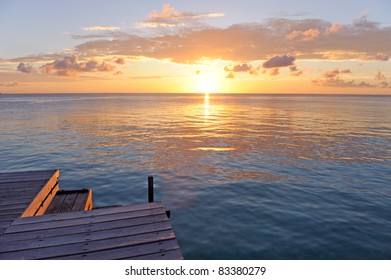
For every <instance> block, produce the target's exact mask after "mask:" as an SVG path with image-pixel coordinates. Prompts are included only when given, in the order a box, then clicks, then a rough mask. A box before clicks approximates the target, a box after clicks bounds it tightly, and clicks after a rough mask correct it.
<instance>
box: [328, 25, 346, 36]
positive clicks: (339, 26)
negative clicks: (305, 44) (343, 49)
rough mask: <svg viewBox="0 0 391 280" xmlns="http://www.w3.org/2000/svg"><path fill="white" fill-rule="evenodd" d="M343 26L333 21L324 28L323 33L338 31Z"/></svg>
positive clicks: (329, 33)
mask: <svg viewBox="0 0 391 280" xmlns="http://www.w3.org/2000/svg"><path fill="white" fill-rule="evenodd" d="M343 28H344V26H343V25H342V24H338V23H333V24H332V25H331V26H330V27H329V28H327V29H326V31H325V32H324V33H325V35H331V34H336V33H339V32H341V31H342V30H343Z"/></svg>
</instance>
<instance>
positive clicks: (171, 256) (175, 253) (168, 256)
mask: <svg viewBox="0 0 391 280" xmlns="http://www.w3.org/2000/svg"><path fill="white" fill-rule="evenodd" d="M124 259H129V260H183V255H182V253H181V250H180V249H176V250H172V251H165V252H161V253H156V254H149V255H143V256H138V257H130V258H124Z"/></svg>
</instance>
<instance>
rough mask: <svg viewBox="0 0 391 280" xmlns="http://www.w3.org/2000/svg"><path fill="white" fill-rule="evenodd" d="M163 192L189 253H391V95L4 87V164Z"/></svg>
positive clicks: (116, 195) (85, 183)
mask: <svg viewBox="0 0 391 280" xmlns="http://www.w3.org/2000/svg"><path fill="white" fill-rule="evenodd" d="M55 168H58V169H60V170H61V176H60V185H61V188H63V189H70V188H81V187H93V195H94V202H95V206H101V205H108V204H133V203H139V202H146V200H147V190H146V189H147V187H146V186H147V176H148V175H154V176H155V184H156V192H155V196H156V199H157V200H161V201H163V203H164V204H165V206H166V207H168V208H170V209H171V212H172V218H171V220H172V224H173V227H174V230H175V232H176V235H177V238H178V242H179V244H180V246H181V248H182V251H183V254H184V256H185V258H187V259H391V210H390V205H391V184H390V182H391V96H390V97H387V96H334V95H333V96H326V95H218V94H211V95H209V96H207V95H185V94H183V95H168V94H165V95H147V94H132V95H130V94H129V95H1V96H0V169H1V171H2V172H6V171H22V170H42V169H55Z"/></svg>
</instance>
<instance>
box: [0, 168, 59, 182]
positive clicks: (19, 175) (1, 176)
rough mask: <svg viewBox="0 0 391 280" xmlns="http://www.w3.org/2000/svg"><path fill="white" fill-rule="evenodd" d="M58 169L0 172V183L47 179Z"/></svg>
mask: <svg viewBox="0 0 391 280" xmlns="http://www.w3.org/2000/svg"><path fill="white" fill-rule="evenodd" d="M57 171H58V170H45V171H24V172H11V173H0V183H12V182H25V181H37V180H48V179H50V177H51V176H52V175H53V174H54V173H55V172H57Z"/></svg>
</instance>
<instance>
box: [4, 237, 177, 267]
mask: <svg viewBox="0 0 391 280" xmlns="http://www.w3.org/2000/svg"><path fill="white" fill-rule="evenodd" d="M169 239H175V235H174V233H173V232H172V230H166V231H161V232H158V233H156V232H153V233H147V234H141V235H136V236H123V237H119V238H110V239H103V240H99V241H94V242H84V243H75V244H67V245H60V246H55V247H45V248H35V249H24V250H21V251H14V252H8V253H0V259H2V260H11V259H48V258H49V259H50V258H55V257H61V256H67V255H72V254H80V253H81V252H84V253H88V252H95V251H101V250H109V249H115V248H121V247H124V246H133V245H141V244H147V243H152V242H159V241H163V240H169Z"/></svg>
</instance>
